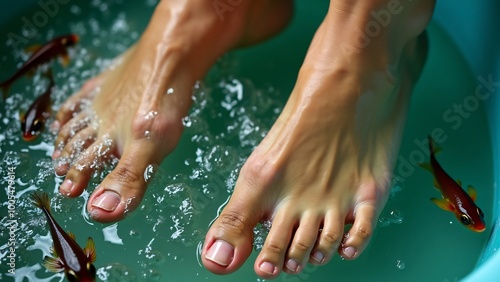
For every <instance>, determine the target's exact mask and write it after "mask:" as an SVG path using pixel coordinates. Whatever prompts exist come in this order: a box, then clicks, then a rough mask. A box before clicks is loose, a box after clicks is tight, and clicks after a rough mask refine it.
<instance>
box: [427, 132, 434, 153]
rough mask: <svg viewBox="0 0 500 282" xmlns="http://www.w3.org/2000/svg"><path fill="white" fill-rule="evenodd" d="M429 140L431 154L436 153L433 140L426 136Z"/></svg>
mask: <svg viewBox="0 0 500 282" xmlns="http://www.w3.org/2000/svg"><path fill="white" fill-rule="evenodd" d="M427 138H428V139H429V150H430V151H431V154H435V153H436V143H435V142H434V139H432V137H431V136H430V135H428V136H427Z"/></svg>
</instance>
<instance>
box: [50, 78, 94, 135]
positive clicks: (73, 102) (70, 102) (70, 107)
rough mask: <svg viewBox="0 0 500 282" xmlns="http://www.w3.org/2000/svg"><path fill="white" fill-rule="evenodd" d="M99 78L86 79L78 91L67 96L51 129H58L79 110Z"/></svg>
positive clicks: (87, 99)
mask: <svg viewBox="0 0 500 282" xmlns="http://www.w3.org/2000/svg"><path fill="white" fill-rule="evenodd" d="M101 81H102V79H101V78H93V79H91V80H89V81H87V82H86V83H85V84H84V85H83V86H82V88H81V89H80V91H79V92H77V93H75V94H73V95H72V96H71V97H69V98H68V99H67V100H66V101H65V102H64V103H63V104H62V105H61V107H60V108H59V111H58V112H57V115H56V118H55V120H54V123H53V124H52V126H51V127H52V129H54V130H59V128H60V127H61V126H63V125H64V124H66V123H67V122H68V121H69V120H71V119H72V118H73V116H74V115H75V113H77V112H79V111H80V109H81V108H82V105H85V104H86V102H87V101H89V98H90V97H91V96H92V94H93V93H94V89H96V87H97V86H98V85H100V84H101Z"/></svg>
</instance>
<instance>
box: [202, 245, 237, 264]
mask: <svg viewBox="0 0 500 282" xmlns="http://www.w3.org/2000/svg"><path fill="white" fill-rule="evenodd" d="M233 254H234V248H233V246H231V245H229V243H227V242H225V241H222V240H217V241H215V243H213V245H212V246H211V247H210V249H208V252H207V254H206V255H205V258H206V259H208V260H211V261H213V262H215V263H216V264H218V265H221V266H227V265H229V263H231V260H233Z"/></svg>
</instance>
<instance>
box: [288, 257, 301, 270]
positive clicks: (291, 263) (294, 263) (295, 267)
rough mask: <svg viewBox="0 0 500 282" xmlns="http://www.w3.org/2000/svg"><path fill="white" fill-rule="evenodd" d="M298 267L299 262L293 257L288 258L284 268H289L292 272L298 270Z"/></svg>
mask: <svg viewBox="0 0 500 282" xmlns="http://www.w3.org/2000/svg"><path fill="white" fill-rule="evenodd" d="M299 267H300V264H299V262H298V261H296V260H294V259H289V260H288V261H287V262H286V268H288V269H290V270H291V271H292V272H298V271H299Z"/></svg>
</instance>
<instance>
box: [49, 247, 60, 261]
mask: <svg viewBox="0 0 500 282" xmlns="http://www.w3.org/2000/svg"><path fill="white" fill-rule="evenodd" d="M50 254H52V257H54V258H58V257H59V255H58V254H57V252H56V248H54V244H52V246H51V247H50Z"/></svg>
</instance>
